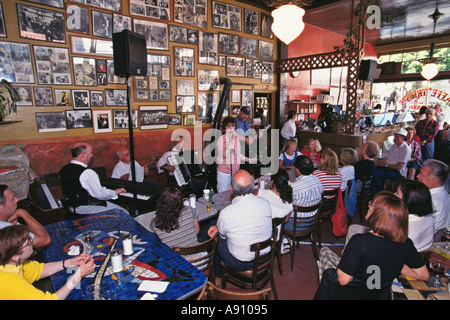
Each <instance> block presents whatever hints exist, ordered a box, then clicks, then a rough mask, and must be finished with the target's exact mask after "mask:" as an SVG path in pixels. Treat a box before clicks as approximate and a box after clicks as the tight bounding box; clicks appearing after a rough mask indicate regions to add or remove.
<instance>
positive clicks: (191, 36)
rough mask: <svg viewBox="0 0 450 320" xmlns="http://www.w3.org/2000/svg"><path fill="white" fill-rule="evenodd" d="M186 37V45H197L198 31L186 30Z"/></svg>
mask: <svg viewBox="0 0 450 320" xmlns="http://www.w3.org/2000/svg"><path fill="white" fill-rule="evenodd" d="M187 37H188V38H187V43H189V44H195V45H198V30H192V29H188V31H187Z"/></svg>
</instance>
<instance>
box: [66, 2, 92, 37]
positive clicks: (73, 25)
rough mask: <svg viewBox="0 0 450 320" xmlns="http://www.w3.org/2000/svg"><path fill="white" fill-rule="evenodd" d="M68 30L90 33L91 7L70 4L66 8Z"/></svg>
mask: <svg viewBox="0 0 450 320" xmlns="http://www.w3.org/2000/svg"><path fill="white" fill-rule="evenodd" d="M66 14H67V30H69V31H74V32H81V33H86V34H89V9H88V8H84V7H80V6H77V5H74V4H70V5H68V6H67V9H66Z"/></svg>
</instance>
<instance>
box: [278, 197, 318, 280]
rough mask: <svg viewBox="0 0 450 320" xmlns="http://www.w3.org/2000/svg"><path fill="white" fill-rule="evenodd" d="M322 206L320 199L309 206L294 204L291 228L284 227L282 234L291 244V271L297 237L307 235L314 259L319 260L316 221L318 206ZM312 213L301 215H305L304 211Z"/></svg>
mask: <svg viewBox="0 0 450 320" xmlns="http://www.w3.org/2000/svg"><path fill="white" fill-rule="evenodd" d="M321 206H322V201H320V202H319V203H318V204H316V205H313V206H310V207H303V206H296V205H294V212H293V213H292V214H293V219H294V224H293V229H292V230H289V229H286V227H285V228H284V234H285V235H286V236H287V239H288V240H289V244H290V246H291V271H293V270H294V257H295V247H297V249H298V241H297V239H299V238H304V237H309V238H310V240H311V248H312V251H313V255H314V258H315V259H316V260H319V252H318V249H317V246H316V242H317V239H316V238H317V223H318V221H319V213H320V208H321ZM311 212H313V214H312V215H311V216H308V217H302V215H303V216H305V213H311ZM297 228H301V229H300V230H301V231H297Z"/></svg>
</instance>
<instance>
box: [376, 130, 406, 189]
mask: <svg viewBox="0 0 450 320" xmlns="http://www.w3.org/2000/svg"><path fill="white" fill-rule="evenodd" d="M406 135H407V132H406V130H405V129H403V128H401V129H399V130H397V131H396V132H395V133H394V144H393V145H392V146H391V147H390V149H389V151H388V153H387V156H386V157H384V158H383V159H376V160H375V166H376V168H375V171H374V173H373V178H372V195H373V196H374V195H376V194H377V193H378V192H380V191H382V190H383V189H384V182H385V181H386V180H388V179H389V180H398V179H400V178H401V177H405V176H406V164H407V163H408V161H409V159H411V148H410V147H409V146H408V144H407V143H406V142H405V140H406Z"/></svg>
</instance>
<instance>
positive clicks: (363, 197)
mask: <svg viewBox="0 0 450 320" xmlns="http://www.w3.org/2000/svg"><path fill="white" fill-rule="evenodd" d="M371 190H372V176H363V177H362V178H361V191H360V192H359V193H358V194H357V195H356V207H357V208H358V211H359V220H360V221H361V222H362V221H363V220H364V217H365V215H366V212H367V209H368V203H369V199H370V197H371V192H372V191H371Z"/></svg>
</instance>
